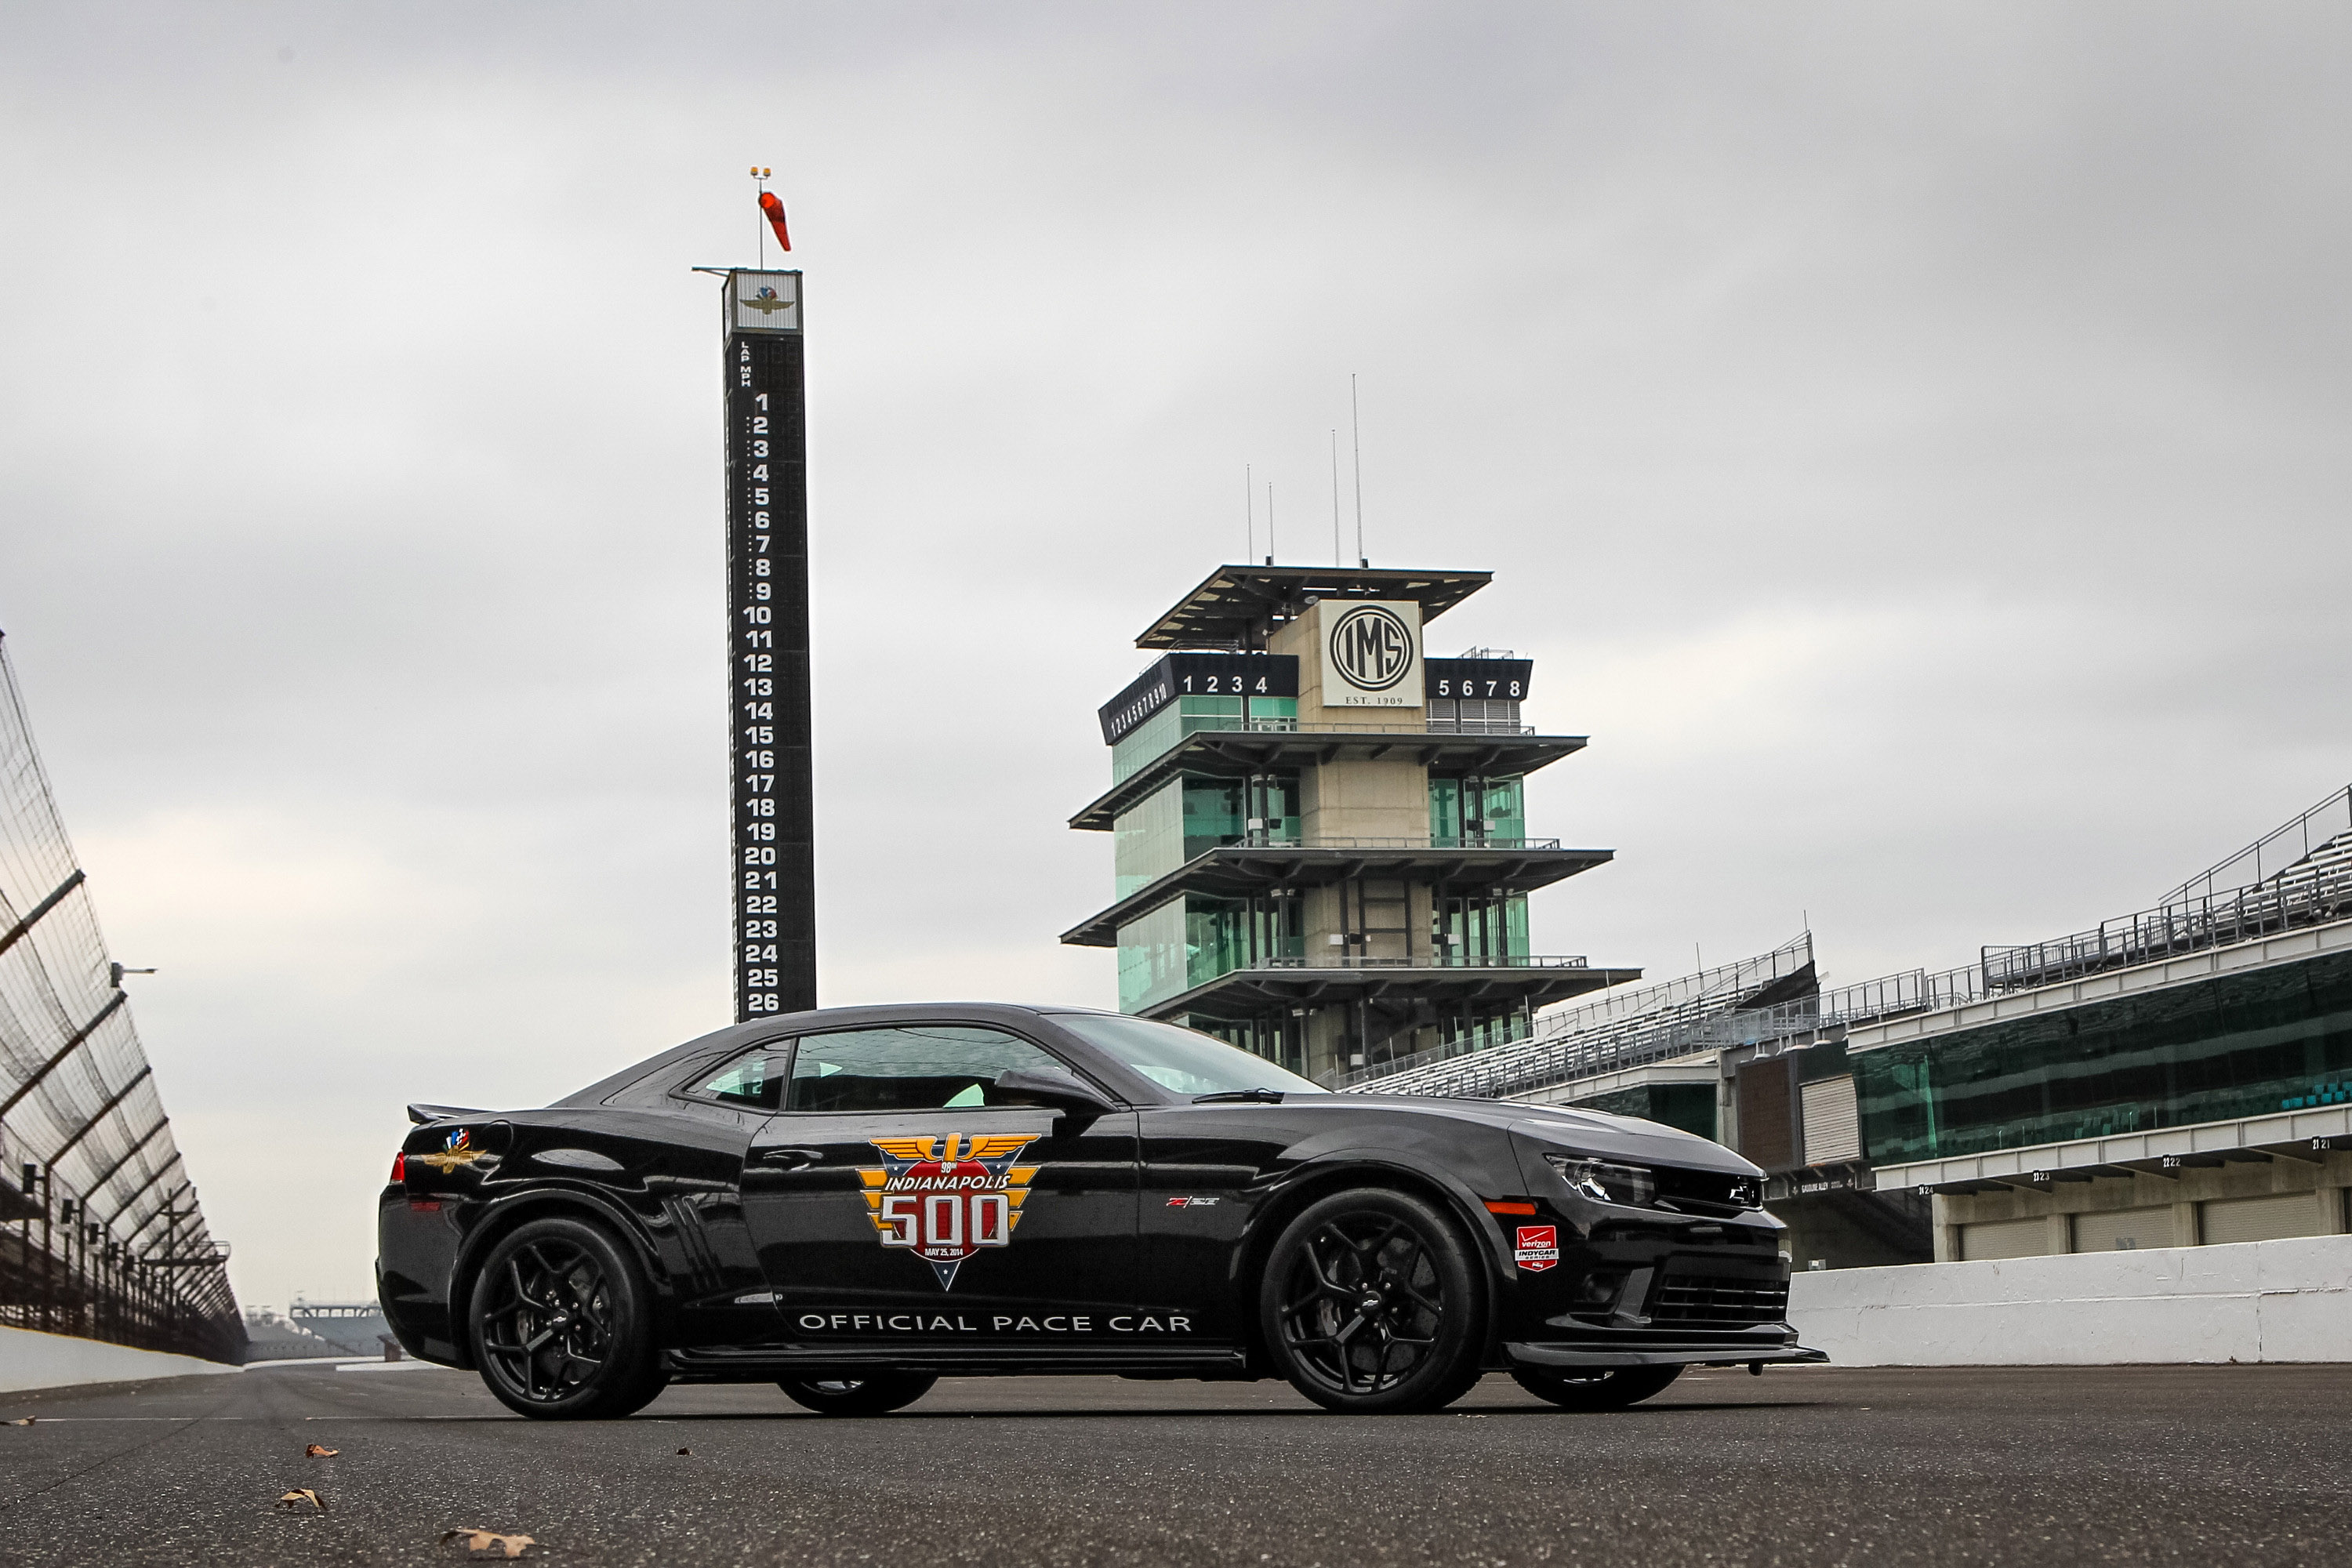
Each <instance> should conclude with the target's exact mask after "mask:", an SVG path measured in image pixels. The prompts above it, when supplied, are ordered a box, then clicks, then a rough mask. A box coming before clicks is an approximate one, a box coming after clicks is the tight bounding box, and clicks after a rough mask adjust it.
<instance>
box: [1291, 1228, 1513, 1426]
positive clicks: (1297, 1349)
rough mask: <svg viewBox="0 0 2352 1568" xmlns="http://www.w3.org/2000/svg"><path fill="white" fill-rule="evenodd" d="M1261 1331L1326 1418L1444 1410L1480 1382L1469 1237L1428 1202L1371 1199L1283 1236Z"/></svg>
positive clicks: (1482, 1318)
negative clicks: (1333, 1412) (1343, 1414)
mask: <svg viewBox="0 0 2352 1568" xmlns="http://www.w3.org/2000/svg"><path fill="white" fill-rule="evenodd" d="M1259 1325H1260V1328H1261V1329H1262V1331H1263V1332H1264V1335H1265V1344H1266V1347H1267V1349H1268V1350H1269V1351H1270V1352H1272V1353H1273V1355H1274V1357H1275V1359H1276V1363H1278V1364H1279V1365H1280V1367H1281V1368H1282V1371H1283V1373H1284V1375H1285V1376H1286V1377H1288V1378H1289V1379H1290V1383H1291V1386H1293V1387H1294V1388H1296V1389H1297V1390H1298V1392H1299V1393H1301V1394H1305V1395H1306V1396H1307V1398H1309V1399H1311V1400H1313V1401H1315V1403H1317V1404H1318V1405H1322V1406H1324V1407H1325V1408H1326V1409H1329V1410H1338V1411H1343V1412H1346V1413H1349V1414H1351V1415H1389V1414H1403V1413H1408V1412H1412V1411H1422V1410H1436V1409H1440V1408H1443V1407H1444V1406H1445V1405H1451V1404H1452V1403H1453V1402H1454V1400H1456V1399H1459V1398H1460V1397H1461V1396H1462V1395H1463V1394H1465V1393H1466V1392H1468V1391H1469V1388H1470V1386H1471V1384H1475V1383H1476V1382H1477V1381H1478V1357H1479V1352H1480V1350H1481V1348H1482V1347H1483V1345H1484V1342H1485V1339H1486V1299H1485V1293H1484V1291H1483V1290H1482V1289H1480V1276H1479V1273H1478V1268H1477V1264H1476V1261H1475V1259H1474V1258H1473V1257H1472V1256H1471V1252H1470V1247H1469V1243H1468V1242H1467V1241H1466V1240H1465V1239H1464V1237H1463V1235H1462V1232H1461V1230H1460V1227H1458V1226H1455V1225H1454V1223H1453V1222H1452V1221H1451V1220H1449V1219H1448V1218H1446V1216H1445V1215H1443V1214H1441V1213H1439V1212H1438V1211H1437V1210H1436V1209H1434V1208H1433V1207H1431V1206H1430V1205H1428V1204H1426V1203H1423V1201H1422V1200H1421V1199H1419V1198H1416V1197H1412V1196H1410V1195H1408V1194H1404V1193H1399V1192H1391V1191H1387V1190H1385V1189H1381V1188H1364V1189H1359V1190H1357V1191H1353V1192H1345V1193H1337V1194H1333V1195H1331V1196H1330V1197H1328V1198H1324V1199H1322V1200H1321V1201H1319V1202H1318V1203H1316V1204H1313V1205H1310V1206H1309V1207H1308V1208H1307V1210H1306V1212H1305V1213H1303V1214H1301V1215H1299V1216H1298V1217H1297V1219H1295V1220H1293V1221H1291V1223H1290V1225H1289V1226H1288V1228H1286V1230H1284V1231H1283V1233H1282V1235H1281V1237H1279V1238H1278V1239H1277V1240H1276V1242H1275V1244H1274V1249H1273V1251H1272V1252H1271V1253H1269V1254H1268V1255H1267V1259H1266V1269H1265V1279H1264V1280H1263V1281H1262V1283H1261V1284H1260V1286H1259Z"/></svg>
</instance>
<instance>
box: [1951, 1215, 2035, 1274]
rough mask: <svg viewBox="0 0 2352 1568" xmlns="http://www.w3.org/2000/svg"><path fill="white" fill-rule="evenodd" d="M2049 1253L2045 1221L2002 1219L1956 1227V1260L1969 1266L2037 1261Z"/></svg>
mask: <svg viewBox="0 0 2352 1568" xmlns="http://www.w3.org/2000/svg"><path fill="white" fill-rule="evenodd" d="M2049 1250H2050V1222H2049V1221H2048V1220H2046V1219H2039V1218H2036V1219H2002V1220H1992V1221H1990V1222H1988V1223H1986V1224H1984V1225H1964V1226H1960V1257H1961V1258H1964V1259H1966V1260H1967V1261H1969V1262H1970V1263H1974V1262H1977V1261H1978V1260H1979V1259H1981V1258H2039V1257H2041V1256H2042V1254H2043V1253H2045V1252H2048V1251H2049Z"/></svg>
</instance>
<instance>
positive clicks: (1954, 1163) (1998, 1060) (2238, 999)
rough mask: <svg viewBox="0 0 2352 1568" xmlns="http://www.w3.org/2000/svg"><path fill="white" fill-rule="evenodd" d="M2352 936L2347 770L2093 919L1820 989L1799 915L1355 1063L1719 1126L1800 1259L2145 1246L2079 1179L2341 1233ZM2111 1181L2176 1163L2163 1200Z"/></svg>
mask: <svg viewBox="0 0 2352 1568" xmlns="http://www.w3.org/2000/svg"><path fill="white" fill-rule="evenodd" d="M2347 948H2352V788H2347V789H2341V790H2337V791H2336V792H2335V793H2334V794H2332V795H2328V796H2327V798H2326V799H2325V800H2322V801H2321V802H2320V803H2319V804H2318V805H2315V806H2313V807H2311V808H2310V809H2309V810H2307V811H2305V812H2303V813H2301V814H2300V815H2298V816H2294V818H2292V819H2290V820H2289V821H2287V822H2286V823H2284V824H2283V825H2282V826H2279V827H2277V828H2275V829H2273V831H2272V832H2270V833H2268V834H2265V835H2264V836H2263V837H2261V838H2259V839H2257V840H2256V841H2255V842H2254V843H2252V844H2251V845H2249V846H2248V847H2245V848H2244V849H2242V850H2240V851H2239V852H2238V853H2236V854H2234V855H2231V856H2230V857H2228V858H2225V859H2223V860H2221V861H2220V862H2218V863H2217V864H2215V865H2214V866H2212V867H2210V868H2208V869H2206V870H2204V871H2201V872H2200V873H2199V874H2198V875H2196V876H2194V877H2192V878H2189V879H2188V880H2186V881H2184V882H2182V883H2181V884H2179V886H2178V887H2175V888H2173V889H2169V890H2168V892H2166V893H2165V894H2164V895H2163V897H2162V898H2161V899H2160V900H2158V902H2157V903H2156V904H2155V905H2154V906H2153V907H2151V908H2148V909H2145V910H2137V911H2135V912H2133V913H2131V914H2126V915H2121V916H2117V917H2116V918H2115V919H2112V920H2107V921H2101V922H2100V923H2099V924H2098V925H2096V926H2095V927H2092V928H2091V929H2089V930H2087V931H2074V932H2072V933H2069V934H2067V935H2064V936H2060V937H2054V938H2052V939H2050V940H2048V941H2044V942H2027V943H2018V944H2002V945H1988V946H1985V947H1983V948H1981V949H1979V952H1978V956H1977V960H1976V962H1975V963H1969V964H1963V965H1960V966H1958V967H1956V968H1952V969H1947V970H1937V971H1930V970H1924V969H1914V970H1906V971H1903V972H1900V973H1894V974H1888V975H1882V976H1880V977H1878V978H1876V979H1873V980H1867V981H1864V982H1861V983H1859V984H1851V985H1843V986H1835V987H1826V988H1825V987H1822V985H1820V984H1819V983H1818V973H1817V971H1816V969H1815V967H1814V955H1813V950H1812V942H1811V936H1810V934H1807V935H1805V936H1801V937H1799V938H1798V939H1797V940H1796V941H1794V942H1789V943H1787V944H1785V945H1783V946H1781V947H1779V948H1776V949H1774V950H1773V951H1772V952H1769V953H1765V954H1762V955H1759V957H1756V958H1752V959H1748V960H1744V961H1742V962H1741V963H1737V964H1729V965H1726V966H1724V967H1722V968H1718V969H1713V970H1707V971H1705V972H1703V973H1697V974H1693V975H1688V976H1685V977H1684V978H1682V979H1679V980H1669V981H1664V982H1661V983H1658V984H1647V985H1638V986H1624V987H1620V988H1617V989H1614V990H1612V991H1607V992H1603V993H1601V994H1599V995H1597V996H1594V997H1591V998H1589V999H1585V1000H1583V1001H1580V1003H1579V1004H1578V1005H1574V1006H1571V1007H1566V1008H1562V1009H1559V1010H1558V1011H1555V1012H1552V1013H1549V1014H1547V1015H1544V1016H1540V1017H1538V1020H1537V1024H1536V1032H1535V1035H1534V1037H1533V1038H1530V1039H1526V1040H1520V1041H1515V1042H1512V1043H1509V1044H1507V1045H1501V1046H1495V1047H1488V1048H1486V1049H1484V1050H1478V1051H1470V1052H1462V1053H1459V1054H1455V1055H1453V1056H1449V1057H1443V1058H1440V1057H1435V1056H1434V1055H1433V1054H1431V1053H1424V1054H1423V1056H1421V1057H1418V1058H1412V1059H1411V1060H1407V1061H1402V1062H1398V1063H1393V1064H1387V1065H1384V1066H1380V1067H1374V1068H1367V1069H1366V1070H1363V1071H1360V1072H1358V1073H1355V1074H1352V1075H1350V1076H1349V1079H1348V1080H1347V1081H1346V1084H1345V1087H1348V1088H1350V1089H1358V1090H1360V1091H1361V1092H1366V1093H1375V1094H1433V1095H1454V1096H1476V1097H1490V1098H1495V1099H1519V1100H1537V1101H1542V1102H1545V1103H1550V1104H1570V1105H1579V1106H1582V1107H1585V1108H1587V1109H1591V1110H1604V1111H1617V1112H1622V1113H1626V1114H1631V1115H1636V1116H1644V1117H1648V1118H1651V1119H1653V1120H1656V1121H1666V1122H1669V1123H1671V1124H1673V1125H1675V1126H1679V1127H1683V1128H1685V1129H1686V1130H1688V1131H1695V1132H1698V1133H1701V1134H1702V1135H1704V1136H1706V1137H1711V1138H1717V1139H1720V1140H1721V1141H1722V1142H1725V1143H1727V1144H1729V1145H1730V1146H1732V1147H1734V1148H1736V1149H1738V1151H1739V1152H1741V1153H1743V1154H1745V1155H1747V1156H1748V1158H1749V1159H1751V1160H1753V1161H1755V1162H1756V1163H1758V1164H1759V1165H1760V1166H1761V1167H1763V1169H1764V1170H1765V1172H1766V1173H1767V1174H1768V1178H1769V1179H1768V1182H1767V1184H1766V1189H1765V1190H1766V1196H1767V1198H1768V1200H1769V1202H1770V1203H1771V1205H1772V1206H1773V1209H1774V1211H1775V1212H1776V1213H1778V1214H1780V1216H1781V1217H1782V1218H1784V1219H1786V1220H1788V1221H1789V1222H1790V1226H1791V1227H1792V1228H1791V1246H1792V1247H1795V1248H1796V1250H1797V1256H1799V1257H1800V1258H1803V1259H1805V1261H1806V1262H1808V1263H1811V1264H1812V1265H1813V1266H1815V1267H1828V1268H1839V1267H1846V1266H1850V1265H1859V1264H1882V1263H1899V1262H1906V1261H1923V1260H1925V1259H1926V1258H1928V1257H1930V1256H1939V1257H1961V1256H1968V1257H1979V1256H1995V1255H1996V1254H1995V1253H1994V1252H1993V1251H1992V1250H1990V1249H1992V1248H1995V1247H2009V1248H2021V1249H2024V1250H2027V1251H2035V1250H2055V1251H2066V1250H2085V1249H2089V1248H2091V1247H2097V1246H2102V1245H2111V1244H2112V1245H2135V1244H2139V1243H2135V1242H2126V1243H2114V1242H2113V1241H2112V1238H2109V1240H2107V1241H2102V1240H2101V1239H2100V1238H2101V1237H2104V1236H2105V1231H2103V1230H2102V1229H2101V1228H2100V1226H2102V1225H2104V1224H2105V1220H2102V1219H2098V1218H2097V1217H2096V1214H2094V1217H2093V1219H2089V1220H2084V1219H2081V1218H2080V1217H2079V1215H2077V1213H2076V1209H2077V1207H2078V1206H2079V1205H2080V1204H2083V1203H2090V1202H2092V1201H2093V1200H2092V1199H2091V1198H2090V1197H2088V1196H2081V1195H2076V1196H2063V1195H2062V1196H2061V1197H2057V1198H2053V1197H2050V1196H2049V1195H2048V1194H2050V1192H2051V1191H2052V1190H2053V1184H2054V1186H2055V1187H2056V1188H2060V1189H2063V1188H2065V1187H2066V1186H2067V1184H2070V1183H2087V1184H2094V1185H2097V1184H2116V1185H2114V1189H2113V1191H2109V1190H2107V1188H2106V1187H2104V1186H2103V1187H2101V1189H2100V1192H2101V1194H2102V1195H2100V1196H2098V1197H2097V1199H2096V1200H2095V1201H2096V1204H2099V1205H2107V1206H2109V1207H2112V1206H2114V1205H2116V1204H2120V1203H2125V1202H2127V1201H2128V1202H2131V1203H2137V1204H2139V1205H2140V1207H2141V1208H2146V1209H2147V1210H2148V1212H2149V1213H2151V1214H2153V1213H2155V1212H2156V1210H2158V1209H2161V1208H2169V1209H2170V1210H2177V1211H2178V1212H2171V1213H2168V1215H2163V1216H2159V1219H2160V1223H2159V1220H2152V1219H2148V1218H2147V1217H2146V1216H2145V1215H2139V1211H2138V1210H2137V1209H2135V1210H2133V1211H2132V1213H2133V1215H2135V1216H2136V1217H2134V1218H2133V1219H2132V1222H2131V1223H2132V1224H2133V1225H2134V1226H2137V1230H2136V1231H2134V1232H2133V1234H2134V1235H2135V1236H2137V1235H2140V1234H2145V1235H2147V1236H2162V1237H2171V1238H2173V1239H2172V1240H2171V1241H2170V1242H2169V1243H2162V1244H2164V1245H2196V1244H2197V1243H2198V1242H2199V1241H2200V1239H2201V1240H2213V1239H2227V1238H2243V1237H2245V1236H2246V1235H2248V1234H2252V1233H2251V1232H2250V1231H2249V1227H2250V1226H2254V1227H2257V1228H2259V1227H2260V1226H2271V1227H2273V1228H2272V1229H2271V1230H2269V1231H2264V1232H2263V1234H2265V1235H2269V1234H2276V1235H2305V1234H2315V1233H2318V1234H2335V1233H2336V1231H2337V1230H2339V1229H2343V1228H2352V1208H2347V1207H2346V1206H2345V1205H2343V1204H2340V1203H2339V1202H2338V1199H2340V1198H2341V1197H2342V1195H2343V1190H2344V1189H2346V1188H2352V1154H2339V1153H2337V1152H2336V1151H2339V1150H2352V1110H2345V1109H2344V1106H2345V1105H2346V1103H2347V1102H2352V1047H2347V1044H2346V1041H2347V1036H2346V1035H2345V1034H2344V1033H2343V1026H2342V1025H2341V1023H2340V1022H2337V1021H2334V1020H2336V1019H2337V1017H2338V1016H2339V1014H2340V1013H2341V1011H2342V1004H2341V1003H2338V1002H2331V1001H2330V1000H2328V998H2330V997H2333V996H2336V995H2337V994H2338V993H2339V991H2340V990H2341V988H2342V987H2343V986H2344V985H2345V984H2347V978H2346V977H2347V976H2352V959H2347V958H2344V957H2338V956H2330V955H2334V954H2341V953H2343V952H2345V951H2346V950H2347ZM2143 997H2144V998H2145V1000H2144V1001H2142V1000H2134V998H2143ZM2331 1008H2335V1009H2336V1012H2331V1011H2330V1009H2331ZM2250 1020H2252V1021H2251V1022H2250ZM2250 1031H2251V1032H2250ZM2282 1118H2284V1120H2282ZM2315 1118H2316V1120H2315ZM2330 1118H2334V1119H2336V1120H2330ZM2339 1120H2340V1121H2343V1122H2344V1125H2343V1126H2342V1127H2338V1126H2337V1125H2336V1121H2339ZM2282 1129H2284V1131H2282ZM2182 1139H2186V1140H2188V1141H2189V1142H2187V1143H2182V1142H2180V1140H2182ZM2287 1144H2294V1146H2295V1147H2294V1150H2292V1151H2289V1152H2282V1149H2284V1147H2285V1145H2287ZM2184 1150H2186V1151H2187V1152H2183V1151H2184ZM2086 1151H2087V1152H2086ZM2151 1161H2157V1162H2159V1163H2161V1169H2159V1170H2158V1171H2157V1173H2155V1174H2147V1172H2148V1171H2149V1170H2150V1169H2151V1167H2150V1164H2149V1162H2151ZM2314 1161H2318V1162H2320V1163H2319V1164H2317V1165H2315V1164H2314V1163H2313V1162H2314ZM2184 1162H2185V1163H2184ZM2266 1163H2267V1164H2269V1165H2271V1166H2274V1167H2275V1169H2274V1170H2273V1171H2272V1173H2270V1174H2268V1175H2264V1174H2263V1169H2264V1167H2265V1164H2266ZM2208 1164H2210V1165H2212V1166H2214V1167H2215V1168H2217V1169H2218V1168H2220V1167H2223V1166H2227V1167H2228V1168H2229V1169H2230V1170H2231V1172H2233V1173H2234V1174H2232V1175H2231V1176H2230V1177H2229V1178H2228V1179H2227V1180H2222V1179H2221V1178H2217V1177H2211V1176H2210V1174H2208V1173H2204V1167H2205V1166H2207V1165H2208ZM2339 1166H2340V1168H2339ZM2012 1167H2014V1168H2012ZM2296 1172H2300V1173H2303V1174H2302V1175H2301V1176H2297V1175H2295V1174H2294V1173H2296ZM2306 1178H2307V1179H2306ZM2339 1178H2340V1179H2339ZM2264 1182H2268V1183H2270V1184H2271V1185H2270V1186H2268V1187H2264V1186H2263V1185H2262V1184H2263V1183H2264ZM2298 1182H2302V1184H2301V1185H2298V1184H2297V1183H2298ZM2126 1183H2137V1184H2138V1185H2139V1186H2140V1187H2143V1188H2145V1187H2148V1186H2150V1185H2151V1184H2157V1183H2168V1184H2171V1185H2170V1186H2169V1187H2168V1188H2167V1189H2166V1193H2167V1203H2166V1204H2157V1203H2156V1202H2155V1200H2154V1199H2152V1198H2149V1197H2148V1194H2147V1193H2146V1192H2140V1193H2139V1194H2137V1197H2134V1196H2132V1195H2131V1194H2127V1193H2125V1192H2124V1190H2123V1185H2121V1184H2126ZM2249 1183H2252V1184H2253V1185H2252V1186H2248V1185H2247V1184H2249ZM2313 1183H2316V1184H2317V1185H2316V1186H2314V1185H2312V1184H2313ZM2233 1184H2234V1185H2233ZM2273 1188H2275V1189H2276V1190H2272V1189H2273ZM2209 1189H2210V1190H2209ZM2241 1189H2243V1190H2241ZM2257 1189H2259V1190H2257ZM2306 1189H2308V1190H2306ZM2035 1194H2040V1195H2038V1196H2037V1195H2035ZM2119 1194H2120V1195H2119ZM2314 1194H2317V1196H2316V1197H2315V1196H2314ZM2331 1194H2333V1195H2331ZM1931 1198H1932V1204H1933V1207H1932V1211H1931V1205H1930V1200H1931ZM2036 1205H2040V1206H2036ZM2263 1205H2268V1206H2266V1207H2265V1206H2263ZM2258 1211H2259V1212H2258ZM2099 1212H2104V1211H2099ZM2003 1227H2006V1228H2003ZM2069 1227H2071V1228H2069ZM2280 1227H2284V1228H2280ZM2315 1227H2316V1230H2315ZM2062 1238H2063V1239H2062ZM2145 1245H2159V1243H2157V1242H2147V1243H2145ZM2001 1255H2015V1253H2014V1252H2011V1253H2007V1254H2001Z"/></svg>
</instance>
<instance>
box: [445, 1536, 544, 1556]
mask: <svg viewBox="0 0 2352 1568" xmlns="http://www.w3.org/2000/svg"><path fill="white" fill-rule="evenodd" d="M453 1541H457V1542H464V1543H465V1547H466V1552H467V1555H469V1556H472V1555H477V1554H478V1553H481V1552H489V1553H491V1554H492V1555H493V1556H498V1557H520V1556H521V1555H522V1554H523V1552H524V1551H525V1550H527V1549H528V1548H530V1547H533V1546H536V1545H538V1544H539V1542H537V1541H534V1540H533V1539H531V1538H530V1536H528V1535H500V1534H499V1533H497V1532H496V1531H488V1530H445V1531H442V1532H441V1544H442V1545H444V1546H446V1545H448V1544H449V1543H450V1542H453Z"/></svg>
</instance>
